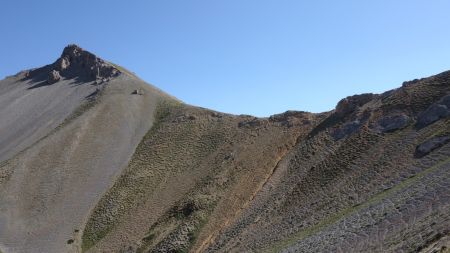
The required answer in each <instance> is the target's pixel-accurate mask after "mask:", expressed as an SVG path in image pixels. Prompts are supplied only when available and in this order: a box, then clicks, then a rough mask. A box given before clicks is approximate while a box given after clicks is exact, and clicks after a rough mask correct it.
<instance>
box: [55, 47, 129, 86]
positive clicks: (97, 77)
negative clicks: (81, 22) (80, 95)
mask: <svg viewBox="0 0 450 253" xmlns="http://www.w3.org/2000/svg"><path fill="white" fill-rule="evenodd" d="M51 66H52V69H51V72H52V75H51V76H54V75H60V76H61V77H65V78H74V77H79V78H82V79H85V80H88V81H96V82H104V81H108V80H109V79H110V78H113V77H115V76H117V75H119V74H120V73H121V72H120V70H119V69H117V68H116V67H115V66H113V65H112V64H110V63H108V62H106V61H104V60H103V59H101V58H99V57H97V56H96V55H94V54H92V53H90V52H88V51H86V50H84V49H82V48H81V47H79V46H78V45H75V44H71V45H68V46H66V47H65V48H64V50H63V52H62V54H61V57H60V58H58V59H57V60H56V61H55V62H54V63H53V64H52V65H51ZM55 71H56V72H55ZM48 81H49V83H54V82H55V81H54V79H52V80H48Z"/></svg>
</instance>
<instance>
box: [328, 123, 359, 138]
mask: <svg viewBox="0 0 450 253" xmlns="http://www.w3.org/2000/svg"><path fill="white" fill-rule="evenodd" d="M361 125H362V124H361V122H360V121H359V120H355V121H352V122H348V123H345V124H344V125H342V126H341V127H340V128H336V129H334V130H332V131H331V136H332V137H333V138H334V139H335V140H340V139H342V138H344V137H346V136H348V135H350V134H352V133H354V132H356V131H357V130H358V129H359V128H361Z"/></svg>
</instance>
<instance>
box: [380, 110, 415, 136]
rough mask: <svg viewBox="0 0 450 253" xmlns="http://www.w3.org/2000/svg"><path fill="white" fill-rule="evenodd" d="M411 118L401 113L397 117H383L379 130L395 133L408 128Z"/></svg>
mask: <svg viewBox="0 0 450 253" xmlns="http://www.w3.org/2000/svg"><path fill="white" fill-rule="evenodd" d="M409 122H410V118H409V116H408V115H406V114H404V113H401V114H397V115H390V116H385V117H382V118H381V119H379V120H378V122H377V123H378V124H377V125H378V127H377V128H378V130H379V131H381V132H383V133H387V132H393V131H396V130H399V129H402V128H405V127H407V126H408V124H409Z"/></svg>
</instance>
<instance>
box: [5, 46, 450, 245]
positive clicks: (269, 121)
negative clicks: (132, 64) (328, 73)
mask: <svg viewBox="0 0 450 253" xmlns="http://www.w3.org/2000/svg"><path fill="white" fill-rule="evenodd" d="M49 100H51V102H48V101H49ZM0 105H2V106H1V108H0V116H1V117H2V119H3V118H5V119H8V120H6V121H3V120H2V121H1V122H0V131H1V133H2V134H0V144H1V145H0V162H1V164H0V193H1V195H0V250H1V251H2V252H4V253H6V252H448V251H449V249H450V229H449V228H450V174H449V173H450V109H449V108H450V72H444V73H442V74H439V75H436V76H433V77H430V78H424V79H420V80H413V81H410V82H405V83H404V84H403V85H402V87H400V88H398V89H395V90H392V91H388V92H385V93H383V94H379V95H376V94H361V95H355V96H351V97H347V98H345V99H343V100H341V101H340V102H339V103H338V105H337V106H336V109H335V110H333V111H330V112H325V113H321V114H312V113H307V112H295V111H288V112H285V113H282V114H278V115H273V116H271V117H269V118H255V117H252V116H248V115H229V114H224V113H219V112H215V111H211V110H208V109H204V108H198V107H194V106H190V105H186V104H184V103H182V102H180V101H178V100H176V99H175V98H173V97H170V96H168V95H166V94H164V93H163V92H161V91H159V90H157V89H156V88H154V87H152V86H148V85H147V84H145V83H144V82H143V81H141V80H139V79H138V78H137V77H135V76H134V75H133V74H132V73H130V72H128V71H126V70H125V69H123V68H120V67H119V66H116V65H113V64H110V63H107V62H105V61H103V60H101V59H99V58H97V57H96V56H94V55H92V54H90V53H89V52H86V51H84V50H82V49H80V48H78V47H76V46H73V45H72V46H69V47H67V48H66V49H65V50H64V52H63V54H62V56H61V58H59V59H58V60H57V61H56V62H55V63H53V64H51V65H48V66H45V67H44V68H40V69H36V70H32V71H25V72H21V73H19V74H18V75H16V76H13V77H9V78H7V79H5V80H3V81H1V82H0Z"/></svg>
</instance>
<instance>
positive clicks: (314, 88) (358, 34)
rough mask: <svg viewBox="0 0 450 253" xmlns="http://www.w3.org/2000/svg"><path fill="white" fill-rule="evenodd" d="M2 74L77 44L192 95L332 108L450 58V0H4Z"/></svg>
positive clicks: (215, 103)
mask: <svg viewBox="0 0 450 253" xmlns="http://www.w3.org/2000/svg"><path fill="white" fill-rule="evenodd" d="M0 7H1V8H0V34H1V37H0V78H3V77H4V76H6V75H11V74H14V73H16V72H18V71H19V70H22V69H27V68H31V67H38V66H42V65H45V64H48V63H51V62H53V61H54V60H55V59H56V58H57V57H58V56H59V55H60V53H61V51H62V49H63V47H64V46H65V45H67V44H69V43H76V44H78V45H80V46H81V47H83V48H85V49H87V50H89V51H91V52H94V53H95V54H97V55H98V56H100V57H102V58H104V59H106V60H109V61H112V62H115V63H117V64H119V65H122V66H124V67H126V68H128V69H129V70H131V71H133V72H135V73H136V74H137V75H138V76H140V77H141V78H142V79H144V80H146V81H148V82H149V83H152V84H154V85H156V86H157V87H159V88H161V89H163V90H165V91H166V92H168V93H170V94H172V95H174V96H176V97H178V98H180V99H181V100H183V101H185V102H187V103H190V104H194V105H198V106H202V107H208V108H212V109H215V110H219V111H223V112H229V113H235V114H253V115H257V116H268V115H271V114H274V113H279V112H283V111H286V110H292V109H293V110H306V111H312V112H321V111H326V110H330V109H332V108H334V106H335V104H336V103H337V102H338V101H339V100H340V99H341V98H343V97H345V96H348V95H352V94H356V93H363V92H382V91H385V90H388V89H392V88H395V87H398V86H400V85H401V83H402V82H403V81H405V80H411V79H414V78H419V77H425V76H429V75H433V74H437V73H439V72H442V71H445V70H449V69H450V15H449V14H448V13H449V11H450V1H447V0H434V1H433V0H430V1H424V0H420V1H419V0H396V1H392V0H377V1H370V2H369V1H360V0H359V1H358V0H352V1H350V0H341V1H331V0H329V1H323V0H314V1H312V0H311V1H300V0H297V1H294V0H292V1H290V0H273V1H272V0H266V1H264V0H245V1H242V0H241V1H238V0H221V1H219V0H192V1H188V0H178V1H175V0H164V1H163V0H160V1H150V0H141V1H138V0H135V1H115V0H110V1H106V0H97V1H92V0H91V1H87V0H81V1H68V0H54V1H46V0H41V1H24V0H14V1H2V3H1V4H0Z"/></svg>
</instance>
